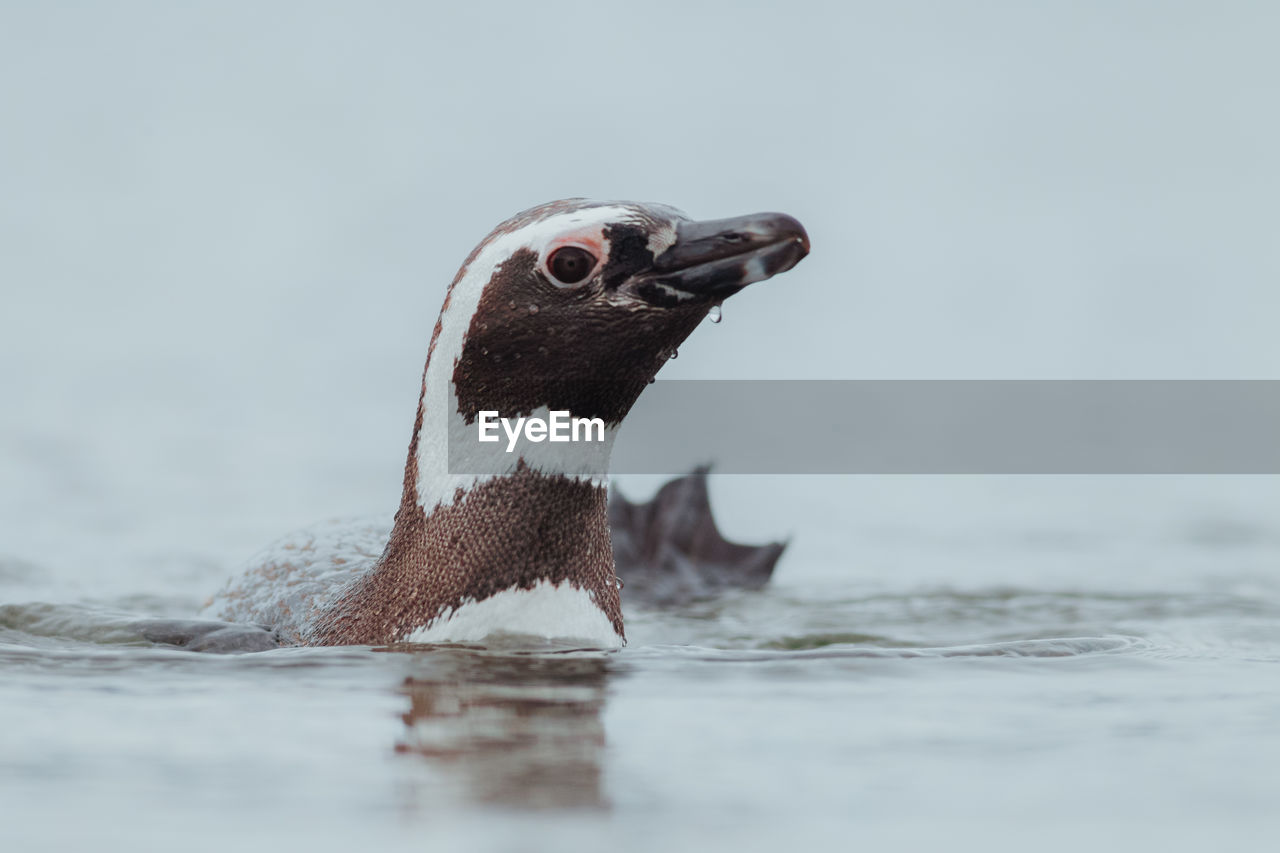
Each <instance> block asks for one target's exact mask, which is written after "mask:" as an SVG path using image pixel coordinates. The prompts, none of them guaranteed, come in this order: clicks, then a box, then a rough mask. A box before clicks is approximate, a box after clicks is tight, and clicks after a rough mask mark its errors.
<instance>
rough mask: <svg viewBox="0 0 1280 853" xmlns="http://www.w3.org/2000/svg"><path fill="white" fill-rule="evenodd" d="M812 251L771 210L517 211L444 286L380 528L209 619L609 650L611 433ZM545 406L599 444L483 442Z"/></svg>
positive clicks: (326, 549)
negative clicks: (713, 315) (715, 315)
mask: <svg viewBox="0 0 1280 853" xmlns="http://www.w3.org/2000/svg"><path fill="white" fill-rule="evenodd" d="M808 252H809V238H808V235H807V234H806V232H805V229H804V227H803V226H802V225H801V224H800V223H799V222H798V221H797V220H795V219H794V218H792V217H790V216H787V215H785V214H781V213H759V214H752V215H748V216H740V217H735V218H730V219H719V220H709V221H695V220H691V219H690V218H688V217H687V216H685V215H684V214H683V213H681V212H680V211H678V210H676V209H675V208H672V207H668V206H666V205H661V204H650V203H636V202H600V201H590V200H586V199H566V200H561V201H553V202H550V203H547V204H543V205H540V206H537V207H534V208H531V209H529V210H526V211H523V212H521V213H518V214H516V215H515V216H513V217H511V218H510V219H508V220H506V221H505V222H503V223H502V224H500V225H498V227H497V228H495V229H494V230H493V231H492V232H491V233H490V234H489V235H488V236H487V237H485V239H484V240H482V241H481V242H480V244H479V245H478V246H476V247H475V249H473V250H472V252H471V254H470V255H469V256H468V257H467V259H466V261H465V262H464V263H463V264H462V267H461V269H460V270H459V271H458V273H457V275H456V277H455V278H454V279H453V282H452V284H451V285H450V286H449V289H448V291H447V293H446V295H445V299H444V305H443V307H442V308H441V310H440V315H439V318H438V319H437V320H436V323H435V327H434V330H433V332H432V334H431V341H430V344H429V345H428V348H427V361H426V367H425V369H424V371H423V377H422V385H421V389H420V392H419V398H418V408H417V413H416V417H415V418H414V424H413V432H412V437H411V439H410V442H409V453H408V459H407V461H406V464H405V469H404V480H403V484H402V490H401V497H400V504H399V509H398V510H397V512H396V514H395V519H394V523H393V524H392V526H391V528H390V530H389V531H388V530H387V529H386V527H385V526H383V525H378V524H368V523H363V524H362V523H354V524H353V523H342V522H331V523H328V524H324V525H320V526H317V527H312V528H309V529H306V530H303V531H300V532H299V533H296V534H294V535H293V536H290V537H288V538H286V539H284V540H282V541H280V542H278V543H276V545H274V546H272V547H271V548H270V549H268V550H267V551H266V552H264V553H263V554H261V555H259V556H258V557H257V558H256V559H255V560H254V561H253V562H252V563H251V565H250V567H249V568H248V570H247V571H246V572H245V573H244V574H243V575H242V576H240V577H238V578H234V579H232V580H231V581H230V582H228V584H227V585H226V587H225V588H224V589H223V590H222V591H221V592H219V593H218V594H217V595H216V596H215V597H214V598H213V599H211V601H210V602H209V603H208V604H207V605H206V607H205V611H204V612H205V613H206V614H208V615H210V616H214V617H216V618H219V619H223V620H226V621H229V622H235V623H248V624H255V625H263V626H269V627H270V628H271V630H272V631H274V632H275V636H276V637H278V638H279V640H280V642H282V643H287V644H300V645H384V644H391V643H397V642H426V643H430V642H482V641H485V640H487V639H490V638H492V637H495V636H498V635H521V636H526V635H531V636H534V637H539V638H544V639H556V640H568V641H572V642H574V643H576V644H578V645H580V646H588V647H592V648H606V649H611V648H618V647H620V646H621V645H623V644H624V643H625V638H626V634H625V631H624V627H623V619H622V610H621V599H620V594H619V589H620V586H621V584H620V582H619V579H618V574H617V572H616V570H615V561H614V551H613V545H612V542H611V537H610V520H609V510H608V504H609V500H608V496H609V493H608V474H607V471H608V461H609V454H610V452H611V450H612V446H613V440H614V437H615V435H616V432H617V429H618V427H619V425H620V424H621V423H622V421H623V419H624V418H625V417H626V415H627V412H628V411H629V410H630V408H631V407H632V405H633V404H634V403H635V401H636V399H637V398H638V397H639V395H640V394H641V392H642V391H643V390H644V389H645V387H646V386H647V385H648V384H649V383H650V382H651V381H652V380H653V378H654V376H655V374H656V373H657V372H658V370H659V369H660V368H661V367H662V365H663V364H665V363H666V362H667V361H668V360H669V359H670V357H671V355H672V353H674V352H675V350H676V347H677V346H678V345H679V344H680V343H681V342H683V341H684V340H685V338H687V337H688V336H689V334H690V333H691V332H692V331H693V330H694V329H695V328H696V327H697V326H698V324H699V323H701V322H702V320H703V319H705V318H706V317H707V316H708V314H709V313H710V312H712V311H718V310H719V305H720V304H721V303H722V302H723V301H724V300H725V299H727V298H728V297H730V296H732V295H734V294H735V293H737V292H738V291H740V290H742V289H743V288H744V287H746V286H747V285H749V284H752V283H755V282H760V281H764V280H765V279H768V278H770V277H772V276H774V275H777V274H779V273H782V272H786V271H787V270H789V269H791V268H792V267H794V266H795V265H796V264H797V263H799V261H800V260H801V259H802V258H804V257H805V255H807V254H808ZM555 413H562V414H565V413H567V415H569V416H571V417H572V418H573V419H575V420H577V419H581V420H582V421H583V422H585V423H588V424H594V425H596V427H597V428H596V429H595V436H594V440H584V441H541V440H538V439H537V438H536V435H535V433H533V432H532V431H531V430H529V429H526V430H525V432H524V438H525V439H526V440H525V441H522V442H520V443H519V448H518V452H513V450H512V447H511V443H510V442H508V441H507V437H506V436H500V438H501V440H499V441H492V440H485V439H483V438H481V437H480V436H481V434H482V429H481V427H483V426H485V425H486V424H488V425H490V426H493V425H494V423H495V419H496V418H501V419H506V421H507V424H508V426H507V428H508V429H509V424H510V422H516V423H520V422H522V421H521V419H524V420H523V422H525V423H532V422H533V421H535V420H537V419H539V418H541V419H543V422H544V423H545V421H546V418H547V417H548V416H550V417H551V418H552V420H553V421H554V418H555ZM585 432H586V434H587V435H588V436H590V435H591V433H592V430H591V429H590V427H588V429H587V430H586V431H585ZM704 494H705V492H704ZM615 515H616V512H615ZM778 551H780V548H778ZM776 559H777V554H776V553H773V555H772V560H776ZM771 568H772V561H769V570H771ZM757 573H758V572H757ZM765 577H766V578H767V570H766V572H765ZM761 582H763V581H761Z"/></svg>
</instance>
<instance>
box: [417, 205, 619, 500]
mask: <svg viewBox="0 0 1280 853" xmlns="http://www.w3.org/2000/svg"><path fill="white" fill-rule="evenodd" d="M635 215H636V214H635V213H634V211H632V210H631V209H630V208H628V207H626V206H622V205H609V206H605V207H590V208H586V209H584V210H576V211H572V212H568V213H560V214H556V215H554V216H550V217H547V218H546V219H542V220H539V221H537V222H533V223H530V224H529V225H526V226H524V227H523V228H520V229H517V230H515V231H513V232H511V233H510V234H503V235H501V236H499V237H497V238H495V239H494V240H492V241H491V242H490V243H489V244H488V245H487V246H485V247H484V248H483V249H482V250H481V251H480V253H479V254H478V255H477V256H476V258H475V260H473V261H472V262H471V263H470V264H469V265H468V266H467V268H466V270H465V271H464V272H463V274H462V278H460V279H459V280H458V283H457V284H456V285H454V287H453V291H452V292H451V294H450V296H449V305H448V307H447V308H446V309H445V310H444V311H442V312H441V314H440V336H439V337H438V338H436V345H435V349H434V350H433V351H432V353H431V358H430V360H429V361H428V363H427V375H426V393H425V395H424V397H423V401H422V405H423V413H422V432H421V436H422V440H421V441H420V442H419V444H418V484H417V485H418V504H419V506H421V507H422V508H423V510H424V511H425V512H427V514H430V513H431V511H432V510H433V509H435V507H437V506H440V505H444V506H449V505H451V504H452V503H453V500H454V496H455V495H456V494H457V492H458V490H459V489H461V490H462V491H463V492H464V493H465V492H468V491H470V490H471V488H472V487H473V486H475V485H476V484H477V483H478V482H482V481H483V480H486V479H489V477H490V476H492V475H484V474H451V473H450V472H449V443H448V441H446V440H445V437H446V436H461V435H466V434H467V431H468V430H471V431H474V430H475V425H474V424H473V425H470V426H468V425H467V423H466V421H465V420H464V419H463V417H462V415H461V414H459V412H458V397H457V394H456V393H455V391H454V388H453V371H454V368H455V367H456V365H457V363H458V359H459V358H461V357H462V347H463V344H464V343H465V341H466V335H467V330H468V329H469V328H471V321H472V319H473V318H474V316H475V313H476V309H477V307H478V306H479V305H480V297H481V295H482V294H483V293H484V288H485V285H487V284H488V283H489V281H490V279H491V278H492V277H493V273H494V271H495V270H496V269H497V267H498V265H499V264H501V263H502V262H503V261H505V260H506V259H507V258H509V257H510V256H511V255H512V254H514V253H515V252H516V251H517V250H519V249H530V250H531V251H534V252H536V253H538V256H539V257H541V256H542V254H543V251H544V250H545V249H546V247H547V246H548V245H549V244H550V243H551V241H553V240H555V239H556V237H558V236H560V235H561V234H563V233H564V232H566V231H569V230H571V229H575V228H583V227H586V226H590V225H593V224H598V225H600V226H602V227H603V226H604V225H605V224H607V223H613V222H624V221H626V220H628V219H633V218H635ZM433 437H434V438H433ZM472 437H473V438H474V434H473V436H472ZM499 444H500V443H499ZM499 444H494V445H493V447H499ZM526 447H535V448H536V447H539V445H529V444H526ZM542 447H548V448H549V449H548V450H547V451H546V452H541V451H539V450H534V451H532V452H531V454H530V455H527V456H526V457H525V462H526V464H528V465H529V466H530V467H533V468H535V469H536V470H539V471H542V472H544V473H548V474H550V473H563V474H567V475H569V476H581V474H582V472H583V471H593V472H594V471H603V470H606V469H607V468H608V452H609V451H610V450H612V447H613V442H612V440H611V439H610V440H606V441H605V442H603V443H601V444H586V443H570V444H550V443H547V444H546V445H542ZM584 447H586V448H590V449H588V450H586V451H585V452H586V453H587V455H588V457H589V458H588V459H587V461H586V462H584V463H578V462H576V461H574V460H572V459H571V458H569V457H572V456H573V454H571V453H566V452H565V451H564V450H563V448H577V449H578V450H581V449H582V448H584ZM600 447H604V448H605V449H606V450H605V453H606V455H605V457H604V464H603V465H600V464H599V460H598V458H597V457H596V454H597V451H598V449H599V448H600ZM499 452H501V451H499ZM506 455H507V456H509V457H511V460H510V461H511V468H510V470H514V468H515V463H516V462H517V461H518V456H517V454H514V453H512V454H506ZM476 470H477V471H480V470H494V468H493V465H492V464H490V465H488V466H478V467H477V468H476ZM504 470H505V469H504ZM593 479H595V478H594V477H593Z"/></svg>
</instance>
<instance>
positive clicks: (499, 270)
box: [433, 199, 809, 424]
mask: <svg viewBox="0 0 1280 853" xmlns="http://www.w3.org/2000/svg"><path fill="white" fill-rule="evenodd" d="M808 251H809V238H808V235H807V234H806V233H805V230H804V228H803V226H801V224H800V223H799V222H798V221H796V220H795V219H793V218H792V217H790V216H786V215H785V214H780V213H760V214H752V215H749V216H741V217H735V218H731V219H720V220H712V221H703V222H699V221H694V220H691V219H689V218H688V217H687V216H685V215H684V214H683V213H681V212H680V211H678V210H676V209H674V208H671V207H667V206H665V205H660V204H640V203H634V202H591V201H586V200H582V199H570V200H565V201H557V202H551V203H549V204H544V205H541V206H539V207H535V208H533V209H531V210H527V211H525V212H523V213H520V214H517V215H516V216H514V217H512V218H511V219H509V220H507V221H506V222H504V223H502V224H501V225H499V226H498V227H497V228H496V229H494V231H493V232H492V233H491V234H490V235H489V236H488V237H487V238H486V239H485V240H484V241H483V242H482V243H481V244H480V245H479V246H477V247H476V249H475V250H474V251H473V252H472V253H471V256H470V257H469V258H468V260H467V262H466V263H465V264H464V265H463V267H462V269H461V270H460V271H459V273H458V277H457V278H456V279H455V280H454V284H453V286H452V287H451V288H450V292H449V296H448V297H447V298H446V301H445V307H444V309H443V311H442V312H441V319H440V323H439V324H438V326H437V331H436V336H435V339H433V352H434V355H433V358H436V357H444V358H448V359H451V364H452V385H453V387H454V390H455V392H456V395H457V401H458V408H459V412H460V413H461V414H462V415H463V417H464V418H465V419H466V420H467V421H468V422H470V421H471V420H472V419H473V418H474V417H475V415H476V413H477V412H478V411H480V410H482V409H493V410H498V411H501V412H502V413H503V414H504V415H517V414H528V413H529V412H532V411H534V410H536V409H538V408H540V407H543V406H545V407H548V408H549V409H552V410H554V409H565V410H568V411H571V412H572V413H573V414H574V415H577V416H582V417H600V418H603V419H604V420H605V422H606V423H610V424H617V423H619V422H620V421H621V420H622V418H623V417H624V416H625V415H626V413H627V411H628V410H629V409H630V407H631V405H632V404H633V403H634V402H635V400H636V398H637V397H638V396H639V394H640V392H641V391H642V390H643V389H644V387H645V386H646V385H647V384H648V383H649V382H650V381H651V380H652V378H653V377H654V375H655V374H656V373H657V372H658V370H659V369H660V368H661V367H662V365H663V364H665V363H666V362H667V360H669V358H670V357H671V355H672V353H673V352H674V351H675V348H676V347H677V346H678V345H679V344H680V343H681V342H682V341H684V339H685V338H687V337H688V336H689V334H690V333H691V332H692V331H693V329H694V328H695V327H696V326H697V325H698V324H699V323H700V322H701V321H702V320H703V319H704V318H705V317H706V316H707V314H708V313H709V311H710V310H711V309H712V308H713V307H714V306H718V305H719V304H720V303H721V302H722V301H724V300H725V299H726V298H728V297H730V296H732V295H733V294H735V293H737V292H738V291H739V290H741V289H743V288H744V287H746V286H747V285H748V284H751V283H753V282H758V281H763V280H765V279H767V278H770V277H771V276H774V275H776V274H778V273H781V272H785V271H787V270H789V269H791V268H792V267H793V266H795V265H796V264H797V263H798V262H799V261H800V260H801V259H802V258H803V257H804V256H805V255H806V254H807V253H808ZM437 339H438V340H437ZM440 345H443V351H438V350H439V349H440Z"/></svg>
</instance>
